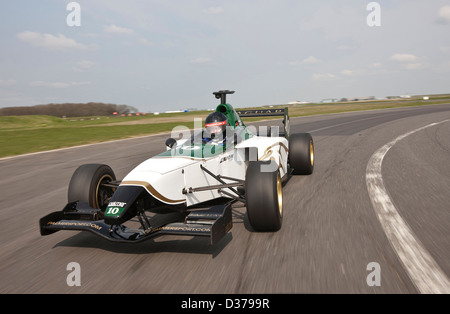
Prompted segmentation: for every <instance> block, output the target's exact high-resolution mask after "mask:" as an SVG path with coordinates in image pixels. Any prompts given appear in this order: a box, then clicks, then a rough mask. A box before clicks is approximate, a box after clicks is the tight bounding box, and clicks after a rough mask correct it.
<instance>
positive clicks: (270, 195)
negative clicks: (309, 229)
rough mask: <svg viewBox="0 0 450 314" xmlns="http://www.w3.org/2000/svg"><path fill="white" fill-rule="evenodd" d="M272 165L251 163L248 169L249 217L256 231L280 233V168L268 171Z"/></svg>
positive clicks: (266, 162) (264, 162)
mask: <svg viewBox="0 0 450 314" xmlns="http://www.w3.org/2000/svg"><path fill="white" fill-rule="evenodd" d="M270 163H271V162H270V161H255V162H250V163H249V166H248V168H247V173H246V178H245V195H246V206H247V215H248V220H249V222H250V225H251V226H252V228H253V229H254V230H255V231H262V232H267V231H278V230H280V228H281V225H282V221H283V192H282V185H281V177H280V173H279V171H278V167H276V169H275V170H271V171H267V170H268V169H267V168H273V167H272V165H270ZM273 163H274V162H273ZM269 165H270V166H269ZM265 168H266V169H265ZM265 170H266V171H265Z"/></svg>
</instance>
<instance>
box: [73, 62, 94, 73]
mask: <svg viewBox="0 0 450 314" xmlns="http://www.w3.org/2000/svg"><path fill="white" fill-rule="evenodd" d="M94 65H95V62H92V61H88V60H81V61H79V62H77V65H76V67H74V68H73V70H74V71H75V72H85V71H87V70H89V69H91V68H92V67H93V66H94Z"/></svg>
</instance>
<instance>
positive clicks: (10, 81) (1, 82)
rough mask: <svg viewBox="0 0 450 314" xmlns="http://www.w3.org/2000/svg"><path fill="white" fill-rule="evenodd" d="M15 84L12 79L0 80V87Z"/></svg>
mask: <svg viewBox="0 0 450 314" xmlns="http://www.w3.org/2000/svg"><path fill="white" fill-rule="evenodd" d="M16 83H17V81H16V80H14V79H8V80H0V87H6V86H12V85H15V84H16Z"/></svg>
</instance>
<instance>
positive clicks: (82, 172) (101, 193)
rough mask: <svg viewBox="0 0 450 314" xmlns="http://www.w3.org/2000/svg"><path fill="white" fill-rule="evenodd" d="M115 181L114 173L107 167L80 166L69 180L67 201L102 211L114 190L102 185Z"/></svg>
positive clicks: (95, 165) (98, 165) (97, 165)
mask: <svg viewBox="0 0 450 314" xmlns="http://www.w3.org/2000/svg"><path fill="white" fill-rule="evenodd" d="M115 180H116V176H115V174H114V171H113V170H112V169H111V168H110V167H109V166H108V165H102V164H86V165H82V166H80V167H78V168H77V170H75V172H74V174H73V175H72V178H71V180H70V183H69V191H68V201H69V203H70V202H80V203H87V204H89V206H90V207H91V208H96V209H101V210H103V211H104V210H105V209H106V207H107V206H108V203H109V199H110V198H111V196H112V195H113V194H114V190H115V189H114V188H111V187H108V186H105V185H104V184H106V183H109V182H111V181H115Z"/></svg>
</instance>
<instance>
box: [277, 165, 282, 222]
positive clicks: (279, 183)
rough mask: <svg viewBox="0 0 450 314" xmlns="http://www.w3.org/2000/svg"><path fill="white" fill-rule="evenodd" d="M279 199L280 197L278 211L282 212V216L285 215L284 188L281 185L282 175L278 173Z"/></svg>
mask: <svg viewBox="0 0 450 314" xmlns="http://www.w3.org/2000/svg"><path fill="white" fill-rule="evenodd" d="M277 199H278V211H279V212H280V217H282V216H283V189H282V186H281V177H280V174H279V173H278V175H277Z"/></svg>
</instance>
